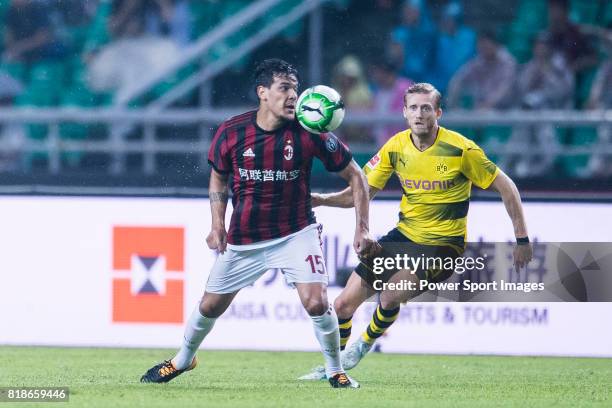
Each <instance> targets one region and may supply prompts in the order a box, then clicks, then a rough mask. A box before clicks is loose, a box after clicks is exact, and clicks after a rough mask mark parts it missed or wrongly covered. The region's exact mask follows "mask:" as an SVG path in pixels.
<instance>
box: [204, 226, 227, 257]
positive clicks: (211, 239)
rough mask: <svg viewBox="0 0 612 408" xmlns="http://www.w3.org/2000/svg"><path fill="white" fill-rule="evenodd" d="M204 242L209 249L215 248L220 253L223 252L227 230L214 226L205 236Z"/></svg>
mask: <svg viewBox="0 0 612 408" xmlns="http://www.w3.org/2000/svg"><path fill="white" fill-rule="evenodd" d="M206 244H208V247H209V248H210V249H216V250H217V251H219V252H220V253H224V252H225V248H226V246H227V232H226V231H225V228H215V229H212V230H211V231H210V233H209V234H208V237H206Z"/></svg>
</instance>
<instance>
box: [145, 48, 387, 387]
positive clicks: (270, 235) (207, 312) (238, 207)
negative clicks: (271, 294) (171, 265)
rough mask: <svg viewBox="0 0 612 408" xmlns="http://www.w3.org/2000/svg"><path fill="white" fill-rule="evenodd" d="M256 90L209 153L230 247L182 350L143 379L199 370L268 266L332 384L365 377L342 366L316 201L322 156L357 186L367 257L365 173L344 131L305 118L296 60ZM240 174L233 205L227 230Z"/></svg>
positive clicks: (224, 245)
mask: <svg viewBox="0 0 612 408" xmlns="http://www.w3.org/2000/svg"><path fill="white" fill-rule="evenodd" d="M255 91H256V93H257V96H258V98H259V108H258V109H257V110H254V111H251V112H246V113H244V114H242V115H238V116H236V117H233V118H231V119H229V120H227V121H225V122H223V123H222V124H221V126H220V127H219V129H218V130H217V132H216V134H215V136H214V138H213V141H212V145H211V147H210V151H209V155H208V161H209V163H210V165H211V166H212V172H211V179H210V189H209V195H210V205H211V211H212V228H211V232H210V234H209V236H208V238H207V243H208V246H209V247H210V248H211V249H216V250H218V251H219V252H220V255H219V257H218V258H217V261H216V262H215V264H214V266H213V268H212V270H211V273H210V276H209V279H208V283H207V284H206V290H205V292H204V296H203V297H202V300H201V302H200V304H199V307H198V308H196V309H195V310H194V311H193V314H192V316H191V318H190V319H189V322H188V323H187V327H186V330H185V338H184V342H183V345H182V347H181V349H180V350H179V352H178V354H177V355H176V356H175V357H174V358H173V359H172V360H166V361H165V362H162V363H160V364H158V365H156V366H154V367H153V368H151V369H150V370H149V371H148V372H147V373H146V374H145V375H144V376H143V377H142V379H141V381H143V382H167V381H170V380H171V379H172V378H174V377H176V376H177V375H179V374H181V373H183V372H184V371H187V370H190V369H192V368H194V367H195V364H196V358H195V354H196V350H197V349H198V347H199V346H200V344H201V343H202V341H203V339H204V337H205V336H206V335H207V334H208V333H209V332H210V330H211V329H212V327H213V324H214V323H215V320H216V319H217V318H218V317H219V316H221V314H223V312H225V310H226V309H227V308H228V307H229V305H230V303H231V302H232V300H233V299H234V296H236V294H237V293H238V291H239V290H240V289H242V288H244V287H246V286H248V285H250V284H252V283H253V282H255V281H256V280H257V279H258V278H259V277H260V276H262V275H263V274H264V273H265V272H266V271H267V270H268V269H272V268H279V269H281V270H282V271H283V275H284V276H285V279H286V281H287V283H289V284H291V285H293V286H294V287H295V288H296V289H297V293H298V295H299V297H300V300H301V302H302V305H303V306H304V309H305V310H306V311H307V312H308V314H309V315H310V317H311V318H312V322H313V326H314V329H315V335H316V337H317V339H318V341H319V343H320V345H321V350H322V352H323V355H324V358H325V363H326V364H325V366H326V374H327V378H329V381H330V383H331V385H332V386H333V387H335V388H350V387H352V388H356V387H358V386H359V384H357V383H356V382H355V380H353V379H351V378H349V377H348V376H347V375H346V374H345V372H344V370H343V368H342V366H341V364H340V336H339V331H338V321H337V317H336V313H335V311H334V310H333V308H332V307H331V306H330V304H329V303H328V300H327V283H328V277H327V271H326V269H325V264H324V262H323V254H322V251H321V246H320V237H319V231H320V228H319V227H320V226H319V225H318V224H317V223H316V220H315V217H314V213H313V211H312V207H311V201H310V200H311V198H310V172H311V168H312V161H313V159H314V158H315V157H316V158H317V159H319V160H321V161H322V162H323V164H324V165H325V168H326V169H327V170H329V171H330V172H336V173H338V174H339V175H340V176H341V177H343V178H344V179H345V180H346V181H347V182H348V184H349V185H350V187H351V188H352V191H353V198H354V202H355V213H356V219H357V221H356V228H355V238H354V248H355V251H356V252H357V253H358V255H360V256H369V255H370V252H371V251H374V250H375V248H376V246H375V245H376V244H375V241H373V240H372V239H371V237H370V235H369V232H368V225H369V222H368V203H369V197H368V193H367V191H368V190H367V184H366V181H365V177H364V176H363V173H362V172H361V169H360V168H359V166H358V165H357V164H356V163H355V162H354V161H353V160H352V156H351V153H350V151H349V150H348V148H347V147H346V146H345V145H344V144H343V143H342V142H341V141H340V140H338V139H337V138H336V137H335V136H334V135H332V134H313V133H309V132H308V131H306V130H304V129H303V128H302V127H301V126H300V125H299V123H298V122H297V120H296V119H295V109H296V102H297V97H298V93H297V91H298V73H297V70H296V69H295V68H294V67H293V66H291V65H290V64H288V63H287V62H285V61H282V60H279V59H269V60H265V61H263V62H262V63H261V64H259V65H258V66H257V68H256V70H255ZM230 180H231V185H232V193H233V196H232V204H233V213H232V217H231V221H230V226H229V231H226V227H225V212H226V207H227V200H228V194H227V190H228V185H229V182H230Z"/></svg>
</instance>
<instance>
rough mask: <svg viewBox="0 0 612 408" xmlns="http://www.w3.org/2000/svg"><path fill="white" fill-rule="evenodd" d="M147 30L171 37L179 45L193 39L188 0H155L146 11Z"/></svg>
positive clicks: (154, 33) (150, 32)
mask: <svg viewBox="0 0 612 408" xmlns="http://www.w3.org/2000/svg"><path fill="white" fill-rule="evenodd" d="M146 31H147V33H149V34H153V35H159V36H164V37H170V39H171V40H172V41H174V42H175V43H177V44H179V45H183V46H184V45H186V44H187V43H189V40H190V39H191V16H190V11H189V2H188V1H187V0H154V1H153V3H150V5H149V8H148V9H147V11H146Z"/></svg>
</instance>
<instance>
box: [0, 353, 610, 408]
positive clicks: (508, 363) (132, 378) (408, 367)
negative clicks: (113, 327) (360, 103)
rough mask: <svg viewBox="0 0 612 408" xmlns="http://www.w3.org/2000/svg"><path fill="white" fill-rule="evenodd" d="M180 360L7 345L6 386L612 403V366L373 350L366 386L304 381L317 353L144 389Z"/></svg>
mask: <svg viewBox="0 0 612 408" xmlns="http://www.w3.org/2000/svg"><path fill="white" fill-rule="evenodd" d="M172 353H173V351H171V350H143V349H98V348H94V349H92V348H44V347H0V386H4V387H6V386H39V387H43V386H47V387H48V386H68V387H69V388H70V401H69V402H67V403H53V404H52V405H51V406H52V407H60V406H71V407H107V408H118V407H164V408H174V407H176V408H179V407H196V406H197V407H249V408H252V407H260V406H261V407H263V406H273V407H277V406H283V407H284V406H287V407H291V408H298V407H308V408H321V407H381V406H384V407H428V406H431V407H445V406H447V407H492V406H516V407H532V406H538V407H539V406H554V407H563V406H567V407H580V406H601V407H610V406H612V398H611V395H610V394H611V392H610V389H611V386H612V359H586V358H543V357H480V356H422V355H397V354H380V353H375V354H371V355H369V356H367V357H366V358H365V359H364V360H363V361H362V363H361V365H360V366H359V367H357V368H355V369H354V370H352V371H351V375H352V376H353V377H355V378H356V379H357V380H359V381H360V382H361V387H362V388H361V389H359V390H334V389H332V388H330V387H329V385H328V384H327V383H326V382H323V381H318V382H301V381H297V380H296V378H297V377H298V376H299V375H301V374H304V373H306V372H307V371H308V370H309V369H310V368H311V367H313V366H315V365H317V364H319V363H320V362H321V360H322V359H321V357H320V355H319V354H317V353H294V352H238V351H200V353H199V359H200V365H199V366H198V367H197V368H196V369H195V370H194V371H191V372H188V373H186V374H183V375H181V376H180V377H178V378H176V379H175V380H174V381H172V382H171V383H169V384H140V383H139V382H138V380H139V378H140V376H141V375H142V374H143V373H144V372H145V371H146V370H147V369H148V368H149V367H150V366H152V365H153V364H154V363H156V362H158V361H159V360H163V359H164V358H168V357H170V356H171V355H172ZM41 404H42V403H25V402H20V403H0V408H3V407H5V406H6V407H9V406H16V407H26V406H37V407H40V406H43V405H45V404H42V405H41ZM45 406H47V405H45Z"/></svg>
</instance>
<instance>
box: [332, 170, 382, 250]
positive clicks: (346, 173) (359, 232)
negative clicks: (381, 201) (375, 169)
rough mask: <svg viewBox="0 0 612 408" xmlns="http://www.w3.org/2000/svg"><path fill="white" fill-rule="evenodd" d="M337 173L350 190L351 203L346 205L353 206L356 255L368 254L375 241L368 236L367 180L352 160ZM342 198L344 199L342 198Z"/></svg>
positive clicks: (368, 200)
mask: <svg viewBox="0 0 612 408" xmlns="http://www.w3.org/2000/svg"><path fill="white" fill-rule="evenodd" d="M339 174H340V176H341V177H342V178H343V179H345V180H346V181H347V182H348V184H349V188H348V190H350V192H351V197H350V200H351V205H350V206H347V207H351V206H352V204H354V206H355V217H356V226H355V239H354V241H353V247H354V248H355V251H356V252H357V255H359V256H369V255H370V254H369V252H370V251H371V250H372V249H373V246H374V245H375V241H374V240H373V239H372V238H371V237H370V219H369V211H370V199H369V196H368V182H367V180H366V178H365V175H364V174H363V172H362V171H361V169H360V168H359V166H358V165H357V163H356V162H355V161H354V160H352V161H351V162H350V163H349V164H348V165H347V166H346V167H345V168H344V170H342V171H340V172H339ZM344 191H346V190H344ZM341 194H342V193H341ZM345 194H346V193H345ZM342 200H346V199H345V198H342Z"/></svg>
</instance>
